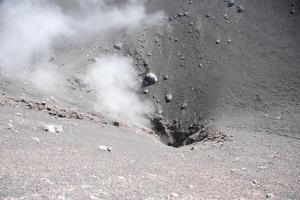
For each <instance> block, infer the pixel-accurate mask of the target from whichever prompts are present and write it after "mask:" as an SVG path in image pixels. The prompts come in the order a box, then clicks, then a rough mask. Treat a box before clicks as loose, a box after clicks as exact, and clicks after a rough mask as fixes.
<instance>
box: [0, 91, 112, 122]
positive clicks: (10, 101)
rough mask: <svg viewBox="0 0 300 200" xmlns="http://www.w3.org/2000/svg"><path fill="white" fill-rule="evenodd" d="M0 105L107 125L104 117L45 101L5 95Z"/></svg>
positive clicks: (0, 100)
mask: <svg viewBox="0 0 300 200" xmlns="http://www.w3.org/2000/svg"><path fill="white" fill-rule="evenodd" d="M0 105H2V106H4V105H14V106H18V105H23V106H25V107H27V108H28V109H32V110H38V111H44V112H47V113H48V114H49V115H51V116H54V117H59V118H67V119H79V120H88V121H91V122H94V123H100V124H107V121H105V120H104V116H102V115H100V114H98V113H83V112H80V111H79V110H73V109H66V108H62V107H59V106H57V105H51V104H48V103H46V102H45V101H35V100H28V99H24V98H21V99H19V98H14V97H9V96H6V95H1V96H0Z"/></svg>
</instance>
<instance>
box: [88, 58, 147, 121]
mask: <svg viewBox="0 0 300 200" xmlns="http://www.w3.org/2000/svg"><path fill="white" fill-rule="evenodd" d="M88 80H89V81H90V83H91V86H92V87H93V88H94V89H95V90H96V95H97V98H98V99H99V102H98V104H97V105H96V106H97V108H98V109H99V110H103V111H107V112H112V113H113V114H116V115H117V117H120V118H122V119H126V120H129V121H131V122H134V123H137V124H139V125H147V123H148V120H147V119H146V116H145V115H147V114H149V113H151V112H152V107H151V105H150V104H149V103H148V102H146V101H142V100H140V99H139V97H138V95H137V88H138V79H137V73H136V71H135V70H134V68H133V66H132V60H131V59H130V58H128V57H124V56H117V55H111V56H104V57H102V58H100V60H99V61H98V62H97V63H95V64H94V65H93V66H92V68H91V70H90V71H89V73H88Z"/></svg>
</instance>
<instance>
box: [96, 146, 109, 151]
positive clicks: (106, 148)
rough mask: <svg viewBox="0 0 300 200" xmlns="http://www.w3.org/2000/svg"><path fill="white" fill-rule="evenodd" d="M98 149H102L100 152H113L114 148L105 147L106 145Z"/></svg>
mask: <svg viewBox="0 0 300 200" xmlns="http://www.w3.org/2000/svg"><path fill="white" fill-rule="evenodd" d="M98 149H100V150H102V151H109V152H111V151H112V148H111V147H108V146H105V145H101V146H99V147H98Z"/></svg>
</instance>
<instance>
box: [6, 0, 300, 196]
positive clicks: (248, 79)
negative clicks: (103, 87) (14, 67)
mask: <svg viewBox="0 0 300 200" xmlns="http://www.w3.org/2000/svg"><path fill="white" fill-rule="evenodd" d="M116 2H118V1H116ZM293 2H295V3H293ZM60 3H61V4H62V5H63V6H68V1H60ZM146 4H147V9H149V11H151V10H163V11H164V12H165V13H166V16H167V18H166V26H165V30H164V31H161V30H160V31H156V30H147V29H145V30H144V32H143V33H141V35H140V36H139V37H138V41H132V40H131V39H130V38H129V39H128V40H127V39H124V38H123V36H122V37H117V36H116V38H113V39H112V41H111V43H107V44H106V45H105V46H101V42H100V41H97V40H96V39H94V38H92V39H94V40H93V41H90V42H88V43H87V44H86V45H85V46H83V47H80V48H79V47H78V45H74V46H71V45H70V46H68V48H59V47H57V50H56V51H57V55H56V57H55V60H54V62H55V64H57V65H59V66H62V68H61V71H62V72H63V73H64V74H66V75H68V77H69V78H68V80H66V83H67V84H68V86H69V89H68V90H65V91H63V93H64V95H57V94H55V93H54V94H48V95H45V94H43V93H42V92H39V91H38V90H36V89H35V88H34V87H32V85H31V84H30V83H25V82H22V81H12V80H10V79H8V78H7V77H6V76H5V73H1V74H0V83H1V84H0V92H1V93H3V94H1V96H0V134H1V137H0V140H1V146H0V152H1V155H0V163H1V170H0V199H5V200H8V199H149V200H150V199H205V200H206V199H211V200H215V199H230V200H231V199H236V200H242V199H245V200H246V199H255V200H256V199H278V200H282V199H284V200H285V199H287V200H288V199H289V200H296V199H300V193H299V191H300V159H299V158H300V135H299V130H300V127H299V124H300V120H299V119H300V111H299V100H300V92H299V90H300V87H299V86H300V82H299V80H300V68H299V63H300V62H299V61H300V60H299V59H300V55H299V52H300V51H299V50H300V49H299V48H300V42H299V41H300V38H299V30H300V24H299V1H285V0H267V1H259V0H253V1H235V5H234V6H232V7H228V2H224V1H196V0H194V1H188V0H176V1H173V0H165V1H154V0H153V1H146ZM238 6H242V8H241V7H240V8H238ZM122 38H123V39H122ZM116 41H117V42H119V41H122V44H123V45H122V47H121V48H119V47H117V48H116V47H114V44H116ZM97 42H99V47H98V48H94V45H95V44H96V46H97ZM104 51H105V52H120V54H129V55H131V56H132V57H134V59H135V62H136V66H137V68H138V69H139V70H140V71H141V78H143V77H144V75H145V74H146V72H147V71H146V70H147V69H150V70H151V71H152V72H153V73H155V74H156V75H157V77H158V82H157V83H156V84H153V85H151V86H148V87H147V88H141V91H143V90H144V89H147V90H148V93H147V94H146V96H147V95H148V97H149V99H153V102H154V103H155V104H156V108H157V113H158V114H161V115H162V121H163V122H164V123H173V121H174V120H176V121H177V123H181V124H182V127H183V128H182V130H183V131H184V130H187V129H188V127H189V126H190V125H191V124H193V123H194V122H195V121H196V122H202V121H207V122H208V124H207V125H206V127H209V128H211V129H210V130H214V131H215V133H222V134H224V135H226V136H227V137H228V138H227V139H226V140H224V141H223V140H216V141H205V142H204V141H202V142H198V143H193V144H191V145H188V146H183V147H180V148H174V147H170V146H167V145H165V144H164V143H163V142H161V141H160V138H159V137H158V136H156V135H155V134H153V131H152V130H149V129H146V128H142V127H138V126H133V125H130V123H128V122H125V121H120V124H116V123H114V122H115V119H114V118H112V117H111V116H110V115H108V114H107V113H97V112H95V111H94V110H93V109H92V106H91V104H92V103H91V102H92V100H93V98H94V96H93V91H90V89H89V88H88V87H86V85H85V84H82V83H81V82H80V79H78V77H74V76H73V75H74V72H76V74H77V75H80V74H81V73H82V69H81V68H82V66H86V65H87V64H88V63H91V62H94V61H93V58H94V57H96V56H97V55H98V54H99V53H101V52H104ZM87 54H89V56H86V55H87ZM79 77H80V76H79ZM142 93H143V92H141V95H145V94H142ZM167 94H172V100H171V101H165V98H166V95H167ZM153 96H154V97H155V98H153ZM22 99H23V100H22ZM158 100H159V101H158ZM183 104H184V106H183ZM28 105H31V106H28ZM48 107H49V109H48ZM182 107H184V108H182ZM60 114H62V115H60ZM45 125H54V126H61V127H62V131H58V132H55V131H54V132H53V133H52V132H49V131H45V130H44V128H45V127H44V126H45ZM116 125H117V126H116Z"/></svg>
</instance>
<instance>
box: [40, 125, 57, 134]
mask: <svg viewBox="0 0 300 200" xmlns="http://www.w3.org/2000/svg"><path fill="white" fill-rule="evenodd" d="M43 129H44V131H48V132H49V133H61V132H62V126H61V125H51V124H49V125H44V127H43Z"/></svg>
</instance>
